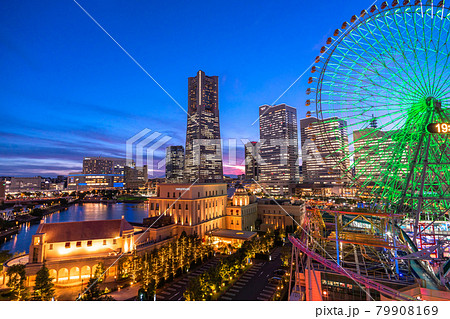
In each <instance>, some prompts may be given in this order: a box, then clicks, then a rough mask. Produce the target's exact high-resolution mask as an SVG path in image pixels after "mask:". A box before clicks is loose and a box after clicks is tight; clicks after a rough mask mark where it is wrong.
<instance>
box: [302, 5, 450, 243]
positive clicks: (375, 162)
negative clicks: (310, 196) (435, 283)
mask: <svg viewBox="0 0 450 319" xmlns="http://www.w3.org/2000/svg"><path fill="white" fill-rule="evenodd" d="M449 4H450V3H449ZM320 53H321V54H320V55H319V56H318V57H317V58H316V61H315V62H316V63H315V65H314V66H313V67H312V70H311V72H312V76H311V77H310V78H309V80H308V83H309V84H310V85H311V87H310V88H309V89H308V90H307V92H306V93H307V94H308V95H309V96H310V99H309V100H307V102H306V105H307V106H309V105H312V106H313V105H315V106H316V112H315V114H314V116H315V117H316V118H317V122H316V123H312V124H310V126H309V127H308V129H311V128H314V126H317V128H318V129H319V130H318V132H319V133H317V134H316V136H314V138H315V140H317V139H320V140H321V141H322V146H321V147H323V148H325V150H323V149H322V150H321V151H322V153H323V154H327V155H326V157H327V158H328V159H332V163H333V164H332V165H331V167H329V168H328V170H329V171H330V173H331V172H332V173H333V174H337V175H339V178H340V179H341V180H342V181H344V182H347V183H349V184H351V185H356V186H357V187H358V189H359V190H361V194H366V195H368V196H369V197H371V198H372V199H373V198H375V199H373V200H374V201H376V203H375V204H376V205H377V207H378V209H384V210H385V211H394V212H395V213H402V214H406V215H409V216H410V217H412V218H413V219H414V220H415V221H416V225H415V231H414V239H415V238H416V236H417V234H418V232H419V229H418V222H419V220H435V219H444V220H448V213H449V211H450V186H449V181H450V165H449V163H450V134H446V133H448V132H450V108H449V105H450V6H449V5H446V3H445V2H444V1H434V2H433V1H424V2H421V1H408V0H405V1H402V2H401V3H400V2H399V1H396V0H394V1H393V2H392V3H391V4H390V5H389V4H388V3H387V2H383V3H382V4H381V5H380V7H379V8H378V7H377V6H376V5H373V6H372V7H371V8H369V10H368V11H367V10H363V11H361V13H360V14H359V15H358V16H357V15H354V16H352V17H351V19H350V21H349V22H344V23H343V24H342V26H341V27H340V28H339V29H336V30H335V31H334V33H333V36H332V37H330V38H328V40H327V41H326V44H325V46H323V47H322V48H321V51H320ZM317 123H319V124H317ZM433 125H434V126H435V128H434V131H433V132H432V133H430V127H431V126H433ZM427 127H428V130H427ZM438 130H439V132H437V131H438ZM444 130H445V132H444Z"/></svg>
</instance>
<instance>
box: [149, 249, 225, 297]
mask: <svg viewBox="0 0 450 319" xmlns="http://www.w3.org/2000/svg"><path fill="white" fill-rule="evenodd" d="M220 260H221V257H213V258H211V259H210V260H208V261H206V262H205V263H204V264H202V265H201V266H199V267H198V268H195V269H194V270H193V271H192V272H189V273H187V274H184V275H183V276H181V277H180V278H179V279H177V280H175V281H174V282H172V283H169V284H167V285H165V286H164V287H163V288H162V289H159V290H158V291H157V292H156V300H174V301H175V300H184V297H183V293H184V292H185V291H186V288H187V286H188V284H189V281H190V280H191V279H192V278H194V277H198V276H200V275H201V274H203V273H204V272H206V271H208V270H209V269H210V268H212V267H214V266H215V265H217V264H218V263H219V262H220Z"/></svg>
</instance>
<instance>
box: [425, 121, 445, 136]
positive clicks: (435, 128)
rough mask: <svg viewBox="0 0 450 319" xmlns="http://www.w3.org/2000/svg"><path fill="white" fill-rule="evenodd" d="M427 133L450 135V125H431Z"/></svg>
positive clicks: (428, 126)
mask: <svg viewBox="0 0 450 319" xmlns="http://www.w3.org/2000/svg"><path fill="white" fill-rule="evenodd" d="M427 131H428V132H430V133H432V134H448V133H450V123H430V124H428V125H427Z"/></svg>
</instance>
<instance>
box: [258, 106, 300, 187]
mask: <svg viewBox="0 0 450 319" xmlns="http://www.w3.org/2000/svg"><path fill="white" fill-rule="evenodd" d="M259 116H260V118H259V126H260V127H259V132H260V133H259V135H260V143H261V146H260V155H261V163H260V181H261V182H262V183H263V184H265V186H266V187H267V188H269V189H270V192H271V193H273V194H277V195H283V194H287V193H288V192H289V185H290V184H293V183H297V182H298V180H299V167H298V163H297V161H298V134H297V110H296V109H295V108H293V107H292V106H288V105H286V104H280V105H274V106H270V105H263V106H260V108H259ZM263 186H264V185H263Z"/></svg>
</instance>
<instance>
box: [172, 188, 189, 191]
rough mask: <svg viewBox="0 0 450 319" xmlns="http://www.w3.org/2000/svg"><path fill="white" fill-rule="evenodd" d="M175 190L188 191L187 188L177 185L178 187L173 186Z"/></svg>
mask: <svg viewBox="0 0 450 319" xmlns="http://www.w3.org/2000/svg"><path fill="white" fill-rule="evenodd" d="M175 190H176V191H188V190H189V188H183V187H178V188H175Z"/></svg>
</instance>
